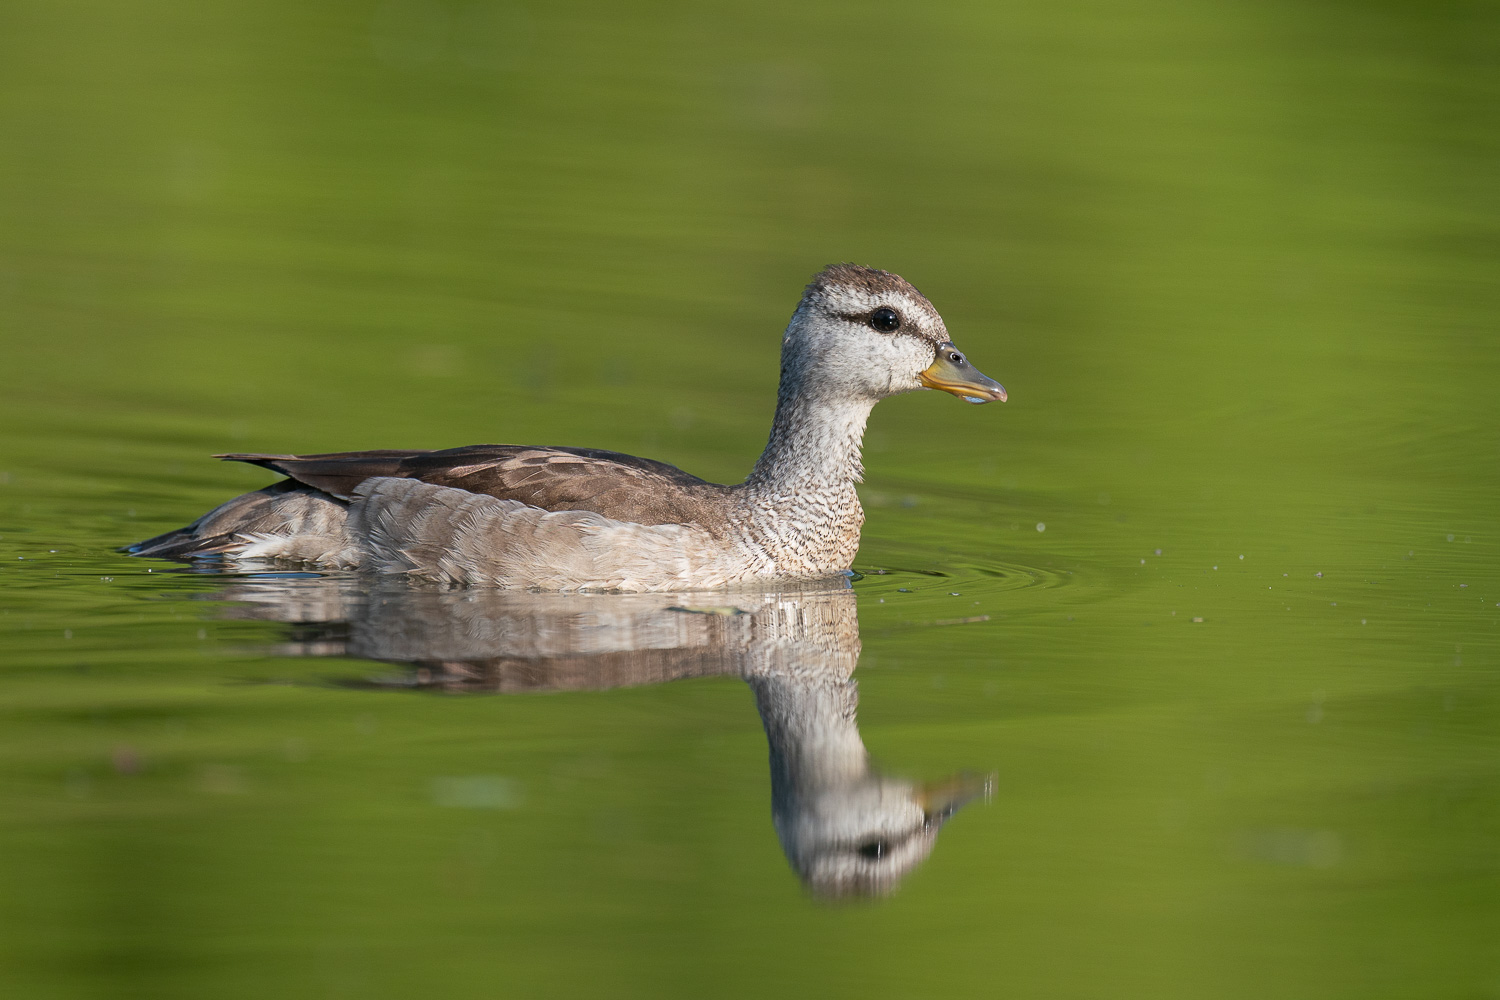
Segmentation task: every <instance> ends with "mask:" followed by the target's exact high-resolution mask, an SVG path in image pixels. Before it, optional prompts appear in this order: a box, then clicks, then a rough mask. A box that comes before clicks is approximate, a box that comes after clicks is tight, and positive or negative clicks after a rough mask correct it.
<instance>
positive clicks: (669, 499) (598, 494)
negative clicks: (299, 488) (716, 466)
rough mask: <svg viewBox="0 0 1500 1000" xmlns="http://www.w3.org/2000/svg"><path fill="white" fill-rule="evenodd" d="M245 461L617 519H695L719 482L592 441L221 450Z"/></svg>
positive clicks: (327, 487)
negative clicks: (298, 451)
mask: <svg viewBox="0 0 1500 1000" xmlns="http://www.w3.org/2000/svg"><path fill="white" fill-rule="evenodd" d="M219 457H221V458H226V459H233V460H235V461H240V462H251V463H253V464H256V465H260V466H263V467H264V468H268V469H273V470H275V471H277V472H280V473H282V474H284V475H287V476H290V477H292V478H293V479H295V480H297V481H298V482H301V483H305V484H307V485H309V486H313V487H315V488H317V489H320V490H324V491H326V492H328V493H330V494H332V495H334V496H337V497H340V498H342V499H348V498H350V497H352V496H353V495H354V491H355V488H356V487H358V486H359V484H360V483H362V482H364V481H365V480H367V479H371V478H375V477H382V478H396V479H418V480H421V481H422V482H424V483H432V484H433V485H435V486H449V487H453V488H455V489H461V490H467V491H469V492H470V493H481V494H486V495H488V496H492V497H496V498H498V499H501V500H516V501H519V502H521V503H524V504H526V505H528V506H531V507H539V508H541V509H542V510H550V511H560V510H589V511H594V512H596V513H599V514H603V515H605V516H607V517H612V518H615V519H617V520H621V521H633V522H636V523H640V524H674V523H679V522H682V521H690V520H699V519H701V518H700V516H699V514H700V511H699V507H698V504H699V503H700V502H701V499H702V498H703V497H704V496H705V494H708V493H713V492H716V491H718V490H722V489H724V487H720V486H716V485H715V484H712V483H707V482H705V481H704V480H702V479H699V478H698V477H697V476H694V475H690V474H688V473H686V472H683V471H682V470H681V469H679V468H677V467H676V466H672V465H668V464H666V463H665V462H656V461H653V460H651V459H648V458H637V457H635V456H634V455H625V454H622V453H620V452H616V451H605V450H603V449H599V448H559V447H534V446H528V445H493V444H491V445H469V446H467V447H463V448H449V449H446V450H444V451H364V452H342V453H332V454H326V455H300V456H299V455H244V454H237V455H222V456H219Z"/></svg>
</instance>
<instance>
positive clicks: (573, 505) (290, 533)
mask: <svg viewBox="0 0 1500 1000" xmlns="http://www.w3.org/2000/svg"><path fill="white" fill-rule="evenodd" d="M921 388H933V389H942V390H945V391H947V392H951V393H953V394H954V395H958V396H962V397H964V398H965V399H968V400H969V401H970V402H974V403H983V402H988V401H990V400H1003V399H1005V390H1004V389H1003V388H1002V387H1001V386H1000V384H999V383H998V382H995V381H993V380H991V379H989V378H987V377H985V376H984V375H982V374H980V373H979V372H978V371H976V370H975V369H974V368H972V367H971V366H970V365H969V363H968V362H967V361H966V360H965V359H964V356H963V355H962V354H961V353H959V351H958V350H957V349H956V348H955V347H954V346H953V344H952V343H951V342H949V340H948V331H947V329H946V327H945V326H944V325H943V319H942V317H941V316H939V315H938V313H937V310H935V309H934V308H933V307H932V304H931V303H929V302H928V301H927V299H926V298H924V297H923V296H922V294H921V293H920V292H918V291H917V290H916V289H915V288H913V287H912V286H911V285H909V284H908V283H907V282H906V281H905V280H903V279H902V278H900V277H898V276H896V275H894V274H888V273H886V272H885V271H876V270H872V269H870V268H864V267H857V266H855V265H852V264H840V265H836V266H833V267H830V268H827V269H826V270H824V271H823V272H822V273H820V274H819V275H818V276H817V277H815V278H814V279H813V282H812V284H810V285H808V287H807V291H806V293H805V294H804V295H803V297H802V302H801V304H799V305H798V307H797V311H796V312H795V313H794V314H793V315H792V320H791V323H790V324H789V325H788V327H787V330H786V336H785V338H784V340H783V342H782V358H781V388H780V391H779V393H778V398H777V405H776V418H775V422H774V424H773V425H772V428H771V437H770V441H769V443H768V444H767V445H766V450H765V452H764V454H762V455H761V457H760V461H758V462H757V463H756V465H755V469H754V470H753V471H752V472H751V474H750V476H749V478H748V479H746V480H745V481H744V482H743V483H741V484H739V485H737V486H720V485H717V484H714V483H708V482H704V481H703V480H701V479H698V478H697V477H696V476H691V475H689V474H687V473H686V472H683V471H682V470H680V469H676V468H674V467H672V466H670V465H666V464H663V463H661V462H654V461H650V460H648V459H643V458H633V457H631V456H629V455H621V454H618V453H616V452H610V451H600V450H595V449H585V448H533V447H522V446H516V445H476V446H473V447H468V448H453V449H449V450H447V451H433V452H423V451H370V452H350V453H344V454H328V455H308V456H301V457H298V456H294V455H225V456H221V457H224V458H231V459H236V460H239V461H245V462H252V463H255V464H257V465H261V466H264V467H266V468H268V469H272V470H274V471H277V472H281V473H283V474H285V475H286V476H288V477H289V478H288V479H286V480H283V481H282V482H280V483H277V484H275V485H273V486H270V487H267V488H266V489H263V490H258V491H256V492H254V493H247V494H245V495H244V496H241V497H237V498H235V499H234V500H231V501H229V502H228V503H226V504H224V505H222V506H220V507H218V508H216V509H214V510H212V511H210V512H209V513H207V514H205V515H204V516H203V517H201V518H199V519H198V520H197V521H195V522H193V523H192V524H190V525H188V526H187V527H185V528H181V529H178V530H177V531H172V532H168V533H167V534H165V535H161V536H159V537H157V538H153V539H150V540H149V541H145V542H141V543H139V544H137V545H134V546H131V548H130V551H131V552H133V553H135V554H137V555H144V556H158V557H162V558H191V557H194V556H203V555H213V554H221V555H225V556H229V557H232V558H239V559H283V560H291V561H300V562H307V563H314V564H320V565H328V566H355V565H360V566H364V567H367V568H373V569H376V570H379V571H382V572H387V573H404V574H407V575H409V576H413V577H418V578H423V579H428V580H434V581H437V582H442V583H449V584H479V585H494V586H500V587H529V588H537V589H545V590H644V591H663V590H690V589H695V588H713V587H722V586H725V585H728V584H733V583H736V582H739V581H744V580H750V579H756V578H769V577H781V578H790V577H804V578H810V577H824V576H830V575H834V574H837V573H841V572H843V571H845V570H847V569H848V568H849V565H850V563H851V562H852V561H853V559H854V553H855V550H856V549H857V548H858V546H859V529H860V525H861V524H862V523H863V520H864V513H863V511H862V510H861V509H860V505H859V498H858V497H857V496H856V495H855V491H854V484H855V483H856V482H858V481H859V479H860V477H861V475H862V472H863V469H862V467H861V465H860V443H861V440H862V438H863V435H864V429H865V421H866V419H867V418H868V416H869V413H870V409H871V408H872V407H873V406H874V405H875V404H876V403H877V402H879V401H880V400H881V399H884V398H885V397H887V396H893V395H896V394H898V393H903V392H909V391H911V390H913V389H921Z"/></svg>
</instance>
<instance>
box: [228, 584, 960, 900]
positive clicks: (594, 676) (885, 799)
mask: <svg viewBox="0 0 1500 1000" xmlns="http://www.w3.org/2000/svg"><path fill="white" fill-rule="evenodd" d="M223 596H225V597H227V598H229V599H232V600H238V601H247V602H250V606H249V607H247V606H244V605H242V606H240V607H239V608H237V609H234V610H231V611H230V612H229V613H230V614H232V615H234V616H236V617H263V618H276V619H279V620H283V621H291V622H297V623H299V624H300V625H301V626H303V627H301V628H300V629H299V632H300V635H299V638H300V639H301V640H302V641H299V642H297V643H295V644H291V645H287V646H283V647H281V648H282V651H283V652H287V653H292V654H295V655H323V656H327V655H354V656H360V657H365V658H370V659H379V660H386V661H391V662H397V663H402V664H405V665H407V666H409V667H410V668H411V670H410V673H409V674H408V676H406V677H405V678H391V679H385V680H382V681H380V682H378V683H379V686H382V687H386V686H390V685H391V684H393V683H394V684H397V685H399V686H405V687H413V686H414V687H420V688H428V689H438V690H444V691H449V692H464V691H475V692H477V691H499V692H521V691H557V690H602V689H608V688H615V687H625V686H633V685H640V684H658V683H662V682H664V681H671V680H677V679H682V678H688V677H701V676H706V675H714V674H719V675H722V674H737V675H739V676H740V677H742V678H744V680H745V681H746V682H747V683H748V684H749V685H750V687H751V689H752V690H753V691H754V692H755V698H756V704H757V706H758V708H759V709H760V715H761V721H762V722H763V723H764V725H765V730H766V737H767V740H768V743H769V746H770V764H771V813H772V819H773V822H774V823H775V827H776V833H777V837H778V838H779V839H780V841H781V846H782V850H784V851H785V852H786V856H787V860H788V861H789V862H790V863H791V866H792V869H793V870H794V871H795V872H796V873H797V875H798V876H799V877H800V878H801V879H802V881H803V883H804V884H805V885H806V886H807V887H808V889H809V890H810V891H811V892H812V893H813V894H814V895H815V896H818V897H820V898H828V899H833V898H848V897H868V896H879V895H884V894H887V893H890V892H892V891H893V890H894V889H895V888H896V886H897V885H898V884H899V883H900V882H901V880H902V879H903V878H904V877H905V876H906V875H907V874H908V873H909V872H910V871H911V870H912V869H914V868H916V867H917V866H918V865H920V864H921V863H922V862H923V861H924V860H925V859H926V858H927V856H928V855H929V854H930V853H931V852H932V848H933V845H934V844H935V843H936V841H937V834H938V830H939V828H940V827H941V826H942V824H943V822H944V821H945V820H946V819H947V818H948V817H949V816H951V815H952V814H953V812H954V811H955V810H956V809H958V807H959V806H961V805H963V804H964V803H965V802H967V801H969V800H970V799H972V798H974V797H975V796H977V795H980V794H984V793H985V792H987V791H988V785H987V782H986V781H984V780H982V779H975V778H972V777H967V776H960V777H956V778H952V779H948V780H947V781H944V782H939V783H932V784H925V785H924V784H915V783H913V782H910V781H905V780H902V779H899V778H895V777H891V776H887V775H883V774H881V773H879V772H878V771H876V770H874V769H873V768H872V767H871V766H870V761H869V754H868V753H867V752H866V750H865V746H864V743H863V741H862V740H861V739H860V735H859V730H858V728H857V726H856V723H855V708H856V705H857V702H858V695H857V690H856V685H855V682H854V680H853V679H852V677H851V675H852V674H853V672H854V668H855V664H856V663H857V661H858V659H859V651H860V641H859V619H858V614H857V609H856V605H855V598H854V594H853V592H852V591H851V590H849V589H848V587H847V586H843V587H840V588H837V589H827V588H826V587H824V588H823V589H807V590H801V591H797V590H793V591H781V592H777V593H732V594H727V593H714V594H698V595H693V594H677V595H659V594H658V595H650V594H618V595H614V594H573V595H560V594H532V593H526V592H518V591H432V590H418V589H411V588H395V589H391V588H383V589H380V590H378V591H375V592H370V591H364V590H362V589H361V588H358V587H351V586H350V585H349V581H347V580H344V581H342V582H336V578H335V579H325V580H318V579H310V578H308V579H300V580H285V579H282V580H267V581H265V585H264V586H255V585H250V586H244V585H242V586H237V587H235V588H233V589H232V591H231V592H229V593H226V594H224V595H223ZM333 612H336V613H337V615H336V616H337V617H338V618H339V619H341V620H340V621H337V622H334V621H326V622H325V625H326V626H327V627H326V628H324V630H323V633H321V634H318V633H316V632H313V631H310V630H309V628H307V627H306V626H307V624H308V623H309V622H311V621H314V620H316V619H317V618H318V617H319V615H320V614H330V615H331V614H332V613H333ZM345 622H347V627H346V626H345Z"/></svg>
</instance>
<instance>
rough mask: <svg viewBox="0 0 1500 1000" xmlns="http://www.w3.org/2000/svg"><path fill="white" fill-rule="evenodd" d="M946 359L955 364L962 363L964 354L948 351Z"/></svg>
mask: <svg viewBox="0 0 1500 1000" xmlns="http://www.w3.org/2000/svg"><path fill="white" fill-rule="evenodd" d="M948 360H949V361H951V362H953V363H954V364H955V365H961V364H963V363H964V356H963V355H962V354H959V353H958V352H957V351H953V352H951V353H949V355H948Z"/></svg>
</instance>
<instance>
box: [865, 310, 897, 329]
mask: <svg viewBox="0 0 1500 1000" xmlns="http://www.w3.org/2000/svg"><path fill="white" fill-rule="evenodd" d="M870 325H871V326H873V327H874V328H875V329H877V330H879V331H880V332H881V333H894V332H896V331H897V330H899V329H901V317H900V316H898V315H897V314H896V310H894V309H892V308H890V307H889V306H881V307H880V308H879V309H876V310H875V311H874V312H872V313H870Z"/></svg>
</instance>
